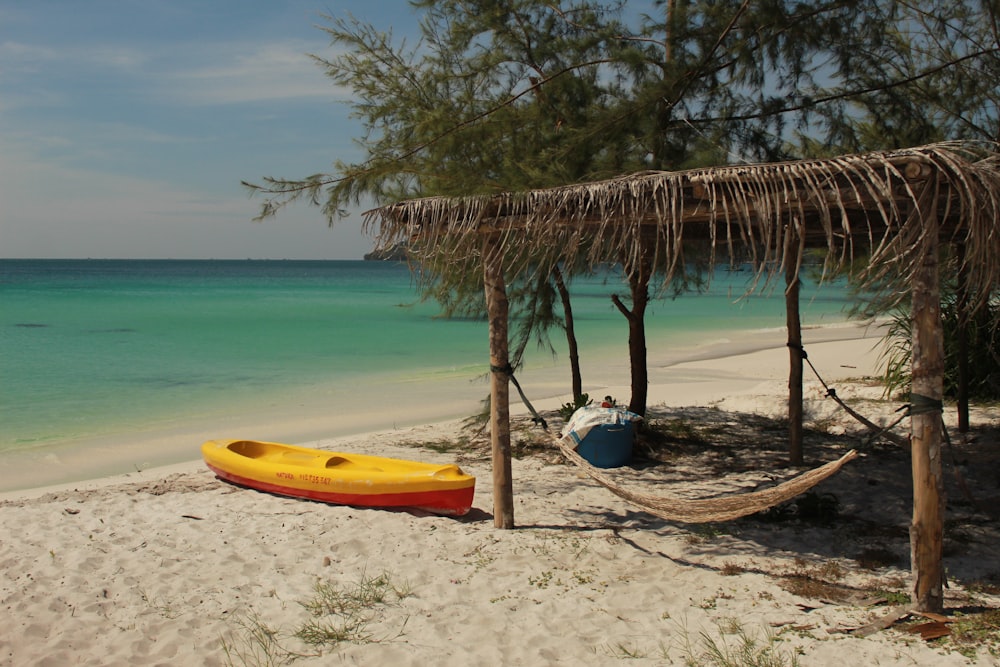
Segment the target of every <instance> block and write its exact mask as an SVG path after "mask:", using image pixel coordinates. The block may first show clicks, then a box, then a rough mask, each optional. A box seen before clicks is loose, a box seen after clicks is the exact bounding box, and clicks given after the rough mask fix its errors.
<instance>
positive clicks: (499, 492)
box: [483, 240, 514, 528]
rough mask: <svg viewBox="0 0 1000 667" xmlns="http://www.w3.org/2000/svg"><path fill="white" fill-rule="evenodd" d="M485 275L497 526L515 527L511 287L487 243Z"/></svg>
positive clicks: (495, 252)
mask: <svg viewBox="0 0 1000 667" xmlns="http://www.w3.org/2000/svg"><path fill="white" fill-rule="evenodd" d="M483 250H484V252H483V277H484V282H485V289H486V310H487V313H488V318H489V327H490V435H491V444H492V450H493V525H495V526H496V527H497V528H513V527H514V484H513V476H512V473H511V462H510V377H509V375H508V369H509V367H510V359H509V356H508V353H509V349H508V342H507V318H508V304H507V288H506V285H505V284H504V276H503V252H502V250H501V249H500V247H499V245H498V243H497V242H496V241H495V240H487V241H486V242H485V246H484V249H483Z"/></svg>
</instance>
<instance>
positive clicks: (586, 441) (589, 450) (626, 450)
mask: <svg viewBox="0 0 1000 667" xmlns="http://www.w3.org/2000/svg"><path fill="white" fill-rule="evenodd" d="M632 435H633V429H632V422H628V423H626V424H602V425H600V426H595V427H594V428H592V429H590V432H588V433H587V435H585V436H584V437H583V440H581V441H580V444H579V446H578V447H577V448H576V452H577V454H579V455H580V456H582V457H583V458H585V459H587V462H588V463H590V465H592V466H594V467H595V468H619V467H621V466H624V465H628V464H629V463H630V462H631V461H632Z"/></svg>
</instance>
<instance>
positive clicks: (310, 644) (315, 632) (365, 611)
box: [222, 573, 412, 667]
mask: <svg viewBox="0 0 1000 667" xmlns="http://www.w3.org/2000/svg"><path fill="white" fill-rule="evenodd" d="M411 594H412V592H411V591H410V589H409V587H408V586H406V585H403V586H397V585H396V584H394V583H393V582H392V580H391V578H390V577H389V575H388V574H386V573H382V574H380V575H378V576H376V577H369V576H367V575H365V574H362V575H361V578H360V580H359V581H358V582H357V583H354V584H348V585H340V584H338V583H336V582H329V581H323V580H318V581H317V582H316V584H315V587H314V591H313V596H312V597H311V598H309V599H308V600H305V601H304V602H302V603H301V605H302V607H303V608H304V609H305V610H306V611H307V612H308V613H309V619H308V620H307V621H305V622H303V623H302V624H301V625H299V626H298V627H297V628H296V629H295V630H293V631H291V632H290V633H286V632H284V631H282V630H280V629H278V628H274V627H271V626H270V625H268V624H267V623H266V622H265V621H263V620H262V619H261V618H260V617H259V616H258V615H257V614H256V613H255V612H253V611H250V612H248V613H247V614H246V615H245V616H243V617H241V618H240V619H239V620H237V621H236V625H237V628H236V631H235V632H234V634H233V636H232V637H231V638H223V639H222V649H223V652H224V653H225V656H226V664H227V665H253V666H255V667H256V666H268V667H270V666H276V665H287V664H290V663H292V662H294V661H295V660H296V659H298V658H302V657H307V656H318V655H322V654H323V651H329V650H330V649H333V648H336V647H337V646H339V645H341V644H344V643H355V644H364V643H371V642H378V641H384V640H385V639H387V638H389V637H391V636H398V635H399V634H402V632H403V629H402V628H400V629H399V630H398V631H397V632H396V634H395V635H378V634H377V633H376V632H374V631H373V630H371V626H372V625H375V624H377V623H378V622H380V621H381V620H382V619H383V610H384V608H385V607H386V606H387V605H391V604H396V603H398V602H399V601H400V600H402V599H404V598H406V597H409V596H410V595H411ZM404 625H405V624H404ZM293 638H294V639H298V640H299V641H300V642H301V643H302V644H303V645H304V646H305V647H307V650H310V651H312V652H310V653H305V652H302V651H294V650H292V649H290V648H289V647H288V643H289V641H290V640H291V639H293Z"/></svg>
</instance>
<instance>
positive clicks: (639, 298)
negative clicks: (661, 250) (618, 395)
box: [611, 245, 653, 417]
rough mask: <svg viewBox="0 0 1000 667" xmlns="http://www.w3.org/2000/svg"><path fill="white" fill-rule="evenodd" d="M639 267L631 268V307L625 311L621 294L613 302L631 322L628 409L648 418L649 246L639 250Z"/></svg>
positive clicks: (650, 270) (629, 334)
mask: <svg viewBox="0 0 1000 667" xmlns="http://www.w3.org/2000/svg"><path fill="white" fill-rule="evenodd" d="M639 255H640V256H639V258H638V260H637V265H636V266H633V267H631V268H630V269H628V274H627V277H628V284H629V290H630V292H631V294H632V307H631V308H626V307H625V304H623V303H622V302H621V299H619V298H618V295H615V294H613V295H612V296H611V300H612V301H613V302H614V304H615V306H616V307H617V308H618V310H619V311H620V312H621V313H622V315H624V316H625V319H626V320H628V353H629V368H630V370H631V376H632V380H631V383H632V385H631V388H632V396H631V398H630V399H629V403H628V409H629V410H630V411H631V412H634V413H635V414H637V415H640V416H643V417H645V416H646V399H647V397H648V395H649V372H648V370H647V368H646V306H647V305H648V304H649V281H650V278H651V275H652V266H653V262H652V258H651V257H650V256H649V252H648V250H647V249H646V246H645V245H643V247H642V248H641V249H640V251H639Z"/></svg>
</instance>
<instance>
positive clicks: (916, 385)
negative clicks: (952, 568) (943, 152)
mask: <svg viewBox="0 0 1000 667" xmlns="http://www.w3.org/2000/svg"><path fill="white" fill-rule="evenodd" d="M922 214H923V216H924V219H923V231H924V238H925V239H926V240H925V241H922V243H923V258H922V259H921V261H920V264H919V266H918V268H917V270H916V272H915V273H914V275H913V284H912V290H913V293H912V306H911V307H912V310H911V313H910V317H911V319H912V328H913V331H912V344H913V349H912V359H911V364H912V365H911V375H912V385H911V389H910V391H911V395H910V405H911V416H910V428H911V434H912V435H911V448H910V452H911V459H912V470H913V522H912V523H911V524H910V558H911V560H910V566H911V570H912V572H913V603H914V605H915V608H916V610H917V611H926V612H936V613H940V612H941V611H942V610H943V609H944V576H945V575H944V563H943V554H944V550H943V542H944V503H945V495H944V483H943V479H942V476H941V436H942V431H941V428H942V426H941V413H942V406H941V401H942V399H943V398H944V332H943V327H942V325H941V290H940V277H939V275H938V224H939V223H938V220H937V217H936V215H937V212H936V211H935V210H934V207H933V206H928V207H925V208H924V210H923V211H922Z"/></svg>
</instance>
